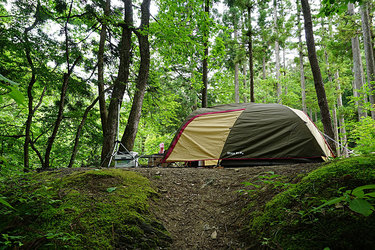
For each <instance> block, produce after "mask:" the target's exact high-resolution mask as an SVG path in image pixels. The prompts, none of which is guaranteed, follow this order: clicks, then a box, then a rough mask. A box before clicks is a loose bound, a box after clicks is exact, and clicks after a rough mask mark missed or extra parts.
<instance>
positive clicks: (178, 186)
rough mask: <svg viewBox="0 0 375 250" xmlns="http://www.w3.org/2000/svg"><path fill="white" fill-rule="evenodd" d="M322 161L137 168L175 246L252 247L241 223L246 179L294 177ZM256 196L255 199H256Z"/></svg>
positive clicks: (261, 200)
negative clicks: (270, 174)
mask: <svg viewBox="0 0 375 250" xmlns="http://www.w3.org/2000/svg"><path fill="white" fill-rule="evenodd" d="M319 165H320V164H296V165H283V166H262V167H241V168H224V169H220V168H135V169H132V170H133V171H136V172H139V173H141V174H142V175H144V176H145V177H147V178H149V179H150V180H151V182H152V185H153V187H154V188H155V189H156V190H157V191H158V193H159V195H160V196H159V198H158V199H157V200H155V201H154V202H153V204H152V207H151V209H152V212H153V213H154V214H155V216H156V217H157V219H158V220H159V221H160V222H161V223H162V224H163V225H164V226H165V227H166V229H167V230H168V231H169V232H170V234H171V237H172V239H173V243H172V245H171V249H248V248H252V247H254V245H252V243H251V242H247V241H246V235H245V234H244V231H242V229H243V228H244V227H245V226H246V224H247V221H246V217H247V216H246V214H244V213H246V211H247V212H249V211H251V209H249V210H244V208H245V207H246V206H247V204H248V203H249V202H250V199H249V195H248V194H246V193H243V192H242V193H241V192H238V191H239V190H241V189H244V184H243V182H245V181H249V180H254V179H255V178H256V177H257V176H260V175H262V174H264V173H266V172H269V171H272V172H274V173H275V174H277V175H282V176H286V177H289V179H293V178H295V177H296V176H298V175H299V174H306V173H307V172H310V171H311V170H313V169H316V168H317V167H318V166H319ZM263 194H265V195H264V196H261V197H258V198H257V199H258V200H256V201H255V203H262V204H264V202H266V201H268V200H269V199H270V198H271V197H272V196H273V195H274V191H272V190H270V193H269V194H267V192H265V193H264V192H263ZM253 202H254V201H253Z"/></svg>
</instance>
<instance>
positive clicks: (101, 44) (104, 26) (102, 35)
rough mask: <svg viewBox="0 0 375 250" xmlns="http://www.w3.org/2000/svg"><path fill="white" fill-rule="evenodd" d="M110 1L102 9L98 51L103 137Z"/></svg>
mask: <svg viewBox="0 0 375 250" xmlns="http://www.w3.org/2000/svg"><path fill="white" fill-rule="evenodd" d="M110 6H111V0H106V2H105V7H104V20H102V30H101V31H100V40H99V51H98V91H99V108H100V119H101V122H102V131H103V137H105V134H106V124H107V117H108V111H107V106H106V100H105V93H104V48H105V41H106V39H107V22H108V21H107V20H108V16H109V14H110Z"/></svg>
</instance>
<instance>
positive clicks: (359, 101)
mask: <svg viewBox="0 0 375 250" xmlns="http://www.w3.org/2000/svg"><path fill="white" fill-rule="evenodd" d="M348 14H349V15H351V16H353V15H354V5H353V4H352V3H349V4H348ZM351 40H352V54H353V71H354V81H353V95H354V98H355V99H356V100H355V104H356V106H357V109H358V120H360V118H361V117H367V112H365V111H364V110H363V108H362V106H363V105H365V104H366V103H367V97H366V95H365V93H361V92H362V90H363V85H364V76H363V66H362V58H361V50H360V47H359V39H358V36H354V37H352V38H351Z"/></svg>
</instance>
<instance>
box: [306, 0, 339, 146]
mask: <svg viewBox="0 0 375 250" xmlns="http://www.w3.org/2000/svg"><path fill="white" fill-rule="evenodd" d="M301 3H302V12H303V17H304V20H305V35H306V44H307V50H308V55H309V61H310V66H311V71H312V74H313V77H314V85H315V91H316V95H317V98H318V104H319V108H320V113H321V116H322V123H323V126H324V132H325V133H326V134H327V135H328V136H329V137H331V138H334V133H333V128H332V121H331V115H330V113H329V107H328V102H327V97H326V92H325V89H324V84H323V79H322V74H321V72H320V67H319V63H318V58H317V56H316V51H315V41H314V34H313V26H312V20H311V11H310V5H309V2H308V0H301ZM328 142H329V145H330V146H331V149H332V151H333V152H336V145H335V144H334V143H333V142H332V141H331V140H328Z"/></svg>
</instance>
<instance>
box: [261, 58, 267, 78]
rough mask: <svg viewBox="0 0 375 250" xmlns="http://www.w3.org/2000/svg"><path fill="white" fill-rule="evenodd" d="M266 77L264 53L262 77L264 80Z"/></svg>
mask: <svg viewBox="0 0 375 250" xmlns="http://www.w3.org/2000/svg"><path fill="white" fill-rule="evenodd" d="M265 53H266V52H265V51H264V54H265ZM266 78H267V73H266V56H265V55H264V56H263V58H262V79H263V80H266Z"/></svg>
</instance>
